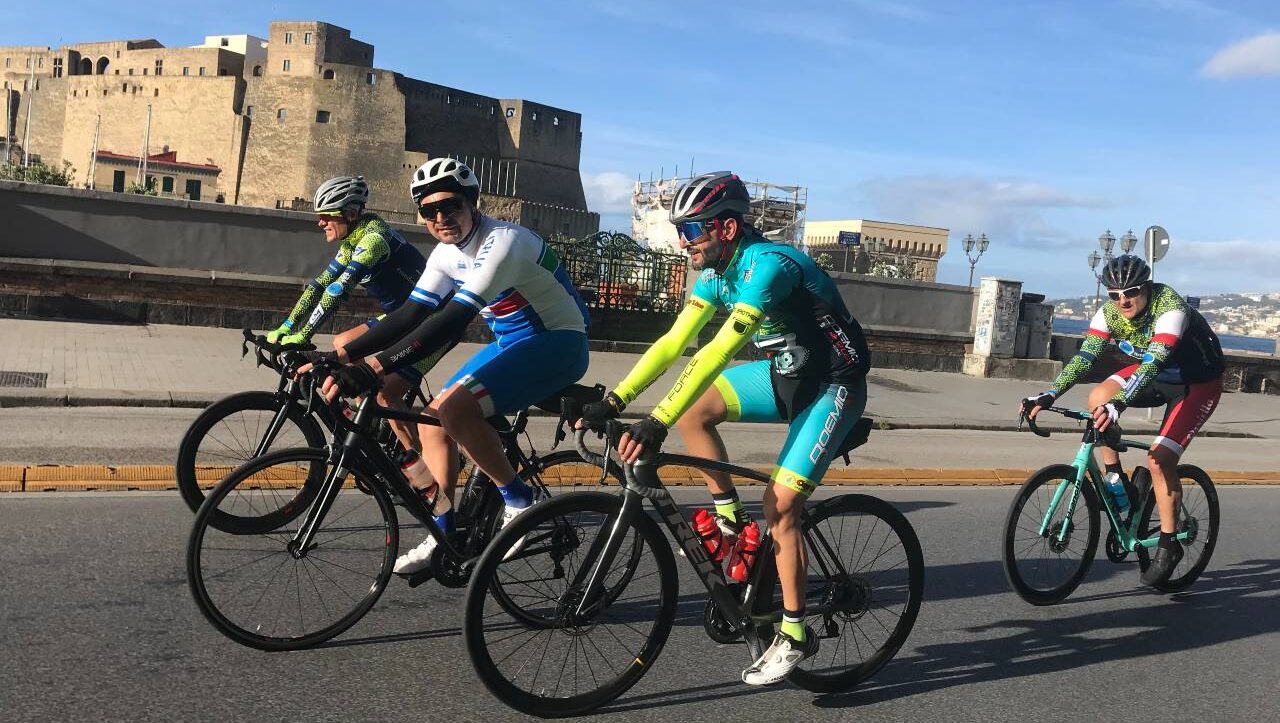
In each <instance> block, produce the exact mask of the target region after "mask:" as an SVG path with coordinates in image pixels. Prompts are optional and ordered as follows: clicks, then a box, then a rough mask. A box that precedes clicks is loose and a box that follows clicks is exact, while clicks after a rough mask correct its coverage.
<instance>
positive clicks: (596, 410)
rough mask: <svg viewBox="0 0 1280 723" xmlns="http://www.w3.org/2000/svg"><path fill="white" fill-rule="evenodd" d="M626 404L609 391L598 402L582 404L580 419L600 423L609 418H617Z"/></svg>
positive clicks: (588, 422) (589, 422) (590, 422)
mask: <svg viewBox="0 0 1280 723" xmlns="http://www.w3.org/2000/svg"><path fill="white" fill-rule="evenodd" d="M626 408H627V405H626V403H625V402H623V401H622V399H621V398H619V397H618V395H617V394H614V393H613V392H609V393H608V394H606V395H604V399H602V400H600V401H598V402H591V403H590V404H584V405H582V421H583V422H586V423H587V424H601V423H603V422H605V421H607V420H610V419H617V418H618V416H619V415H620V414H622V410H624V409H626Z"/></svg>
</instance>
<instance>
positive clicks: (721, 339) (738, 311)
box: [653, 303, 764, 427]
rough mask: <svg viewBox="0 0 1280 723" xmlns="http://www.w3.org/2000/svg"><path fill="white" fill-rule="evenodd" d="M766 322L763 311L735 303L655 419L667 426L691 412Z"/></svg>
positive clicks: (677, 383)
mask: <svg viewBox="0 0 1280 723" xmlns="http://www.w3.org/2000/svg"><path fill="white" fill-rule="evenodd" d="M763 320H764V312H763V311H761V310H760V309H757V308H755V307H754V306H749V305H747V304H743V303H737V304H734V305H733V312H732V313H731V314H729V320H728V321H726V322H725V323H724V326H722V327H720V331H718V332H716V336H715V338H714V339H712V340H711V341H710V342H708V343H707V345H706V346H704V347H703V348H702V349H701V350H699V351H698V353H697V354H694V355H693V358H692V359H690V360H689V364H688V366H686V367H685V368H684V371H682V372H680V377H679V378H678V379H676V384H675V386H673V387H672V388H671V391H669V392H667V396H665V397H663V398H662V401H661V402H658V406H656V407H654V408H653V417H654V418H655V419H657V420H658V421H659V422H662V423H663V424H665V425H667V426H668V427H670V426H671V425H673V424H675V423H676V420H677V419H679V418H680V415H681V414H684V413H685V412H686V411H688V409H689V407H691V406H692V405H693V403H694V402H695V401H696V400H697V399H698V397H700V396H702V393H703V392H705V391H706V390H707V387H709V386H711V382H713V381H715V378H716V376H717V375H719V374H720V372H721V371H722V370H723V369H724V368H725V367H726V366H728V364H729V362H730V361H731V360H732V359H733V356H734V355H735V354H737V353H738V350H739V349H741V348H742V347H743V346H744V345H746V343H747V342H748V341H749V340H750V339H751V335H752V334H753V333H755V330H756V329H758V328H759V327H760V322H761V321H763Z"/></svg>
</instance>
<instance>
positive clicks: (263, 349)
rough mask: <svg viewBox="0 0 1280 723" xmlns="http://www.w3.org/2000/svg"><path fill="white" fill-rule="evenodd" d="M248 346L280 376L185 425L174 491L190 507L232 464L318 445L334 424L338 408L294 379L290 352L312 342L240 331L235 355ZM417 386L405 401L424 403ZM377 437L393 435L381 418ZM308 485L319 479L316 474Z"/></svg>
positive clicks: (390, 444) (387, 441) (390, 439)
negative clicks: (271, 387) (271, 385)
mask: <svg viewBox="0 0 1280 723" xmlns="http://www.w3.org/2000/svg"><path fill="white" fill-rule="evenodd" d="M250 347H252V349H253V355H254V361H255V363H256V364H257V365H258V366H268V367H271V368H272V369H273V370H275V371H276V373H277V374H279V375H280V380H279V383H278V385H277V387H276V391H274V392H268V391H248V392H238V393H236V394H232V395H230V396H227V397H224V398H222V399H220V400H218V401H217V402H214V403H213V404H211V405H209V406H208V407H206V408H205V410H204V411H203V412H201V413H200V415H199V416H197V417H196V419H195V421H194V422H192V423H191V426H190V427H189V428H187V431H186V433H185V434H184V435H183V437H182V442H181V443H180V444H179V445H178V459H177V462H176V463H175V464H174V476H175V478H176V481H177V485H178V492H179V493H180V494H181V495H182V499H183V501H184V502H186V503H187V506H188V507H190V508H191V511H192V512H195V511H197V510H199V509H200V505H201V504H203V503H204V498H205V490H204V489H202V487H201V484H202V483H203V485H204V487H206V488H207V487H211V486H212V485H213V484H216V483H217V481H218V480H220V479H222V478H223V477H225V476H227V475H228V474H229V473H230V472H231V471H232V470H233V469H235V468H236V467H239V466H240V465H242V464H244V463H245V462H248V461H249V460H251V459H253V458H255V457H261V456H262V455H264V454H266V453H267V452H269V451H272V450H281V449H290V448H294V447H323V446H324V445H325V442H326V440H327V439H328V438H329V437H330V436H331V435H332V434H333V432H334V431H335V430H336V429H337V422H336V416H335V415H336V414H341V413H342V412H341V411H335V410H340V409H341V408H336V407H332V406H330V405H328V404H323V403H318V402H317V400H316V399H315V398H314V397H313V396H312V392H311V389H310V387H309V386H308V385H307V384H304V383H303V381H301V380H295V379H294V376H293V371H292V369H290V366H291V364H292V363H296V362H297V361H300V360H299V359H296V358H291V356H292V355H291V354H290V352H293V351H309V350H312V349H314V348H315V347H314V346H312V345H310V344H307V345H303V346H297V345H291V346H282V345H280V344H272V343H271V342H268V341H267V340H266V338H265V337H262V336H257V335H255V334H254V333H253V332H252V331H250V330H249V329H245V330H244V341H243V342H242V343H241V346H240V351H241V356H243V355H244V354H246V353H248V351H249V349H250ZM427 401H428V400H427V398H426V397H425V396H424V395H423V393H422V390H421V389H418V388H414V389H411V390H410V391H409V393H408V394H407V395H406V397H405V402H406V404H409V405H414V404H422V405H425V404H426V403H427ZM377 431H378V434H377V437H378V440H379V442H381V443H382V444H384V445H387V449H388V451H389V452H390V451H393V450H394V449H395V445H396V444H397V442H396V440H395V435H394V434H392V432H391V429H390V427H389V426H388V425H386V424H385V423H383V424H380V425H379V427H378V430H377ZM310 483H311V484H312V485H316V484H319V483H320V479H319V478H316V479H313V480H311V481H310Z"/></svg>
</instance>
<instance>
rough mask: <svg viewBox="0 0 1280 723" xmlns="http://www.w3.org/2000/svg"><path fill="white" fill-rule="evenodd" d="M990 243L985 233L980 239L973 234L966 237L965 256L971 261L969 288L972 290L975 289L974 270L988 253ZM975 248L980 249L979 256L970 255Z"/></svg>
mask: <svg viewBox="0 0 1280 723" xmlns="http://www.w3.org/2000/svg"><path fill="white" fill-rule="evenodd" d="M989 243H990V241H988V240H987V235H986V234H985V233H984V234H982V235H981V236H979V237H978V238H974V237H973V234H969V233H967V234H965V235H964V256H965V258H967V259H969V288H971V289H972V288H973V268H974V267H975V266H977V265H978V259H980V258H982V254H984V253H986V251H987V245H988V244H989ZM975 246H976V247H977V249H978V255H977V256H973V255H971V253H970V252H971V251H973V249H974V247H975Z"/></svg>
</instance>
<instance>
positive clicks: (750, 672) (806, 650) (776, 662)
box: [742, 630, 818, 685]
mask: <svg viewBox="0 0 1280 723" xmlns="http://www.w3.org/2000/svg"><path fill="white" fill-rule="evenodd" d="M805 634H806V635H805V641H804V642H803V643H802V642H800V641H798V640H796V639H795V638H793V637H791V636H790V635H787V634H786V633H784V632H782V631H778V634H777V635H775V636H773V642H772V643H770V644H769V647H768V648H767V649H766V650H765V651H764V654H763V655H761V656H760V658H759V659H758V660H756V662H754V663H752V664H751V667H750V668H747V669H746V670H744V671H742V682H744V683H746V684H747V685H773V684H774V683H780V682H782V681H783V680H786V678H787V676H788V675H791V671H793V670H795V669H796V666H798V665H800V661H802V660H804V659H805V658H807V657H809V656H810V655H813V654H814V653H816V652H818V636H817V635H815V634H814V632H813V631H812V630H806V631H805Z"/></svg>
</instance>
